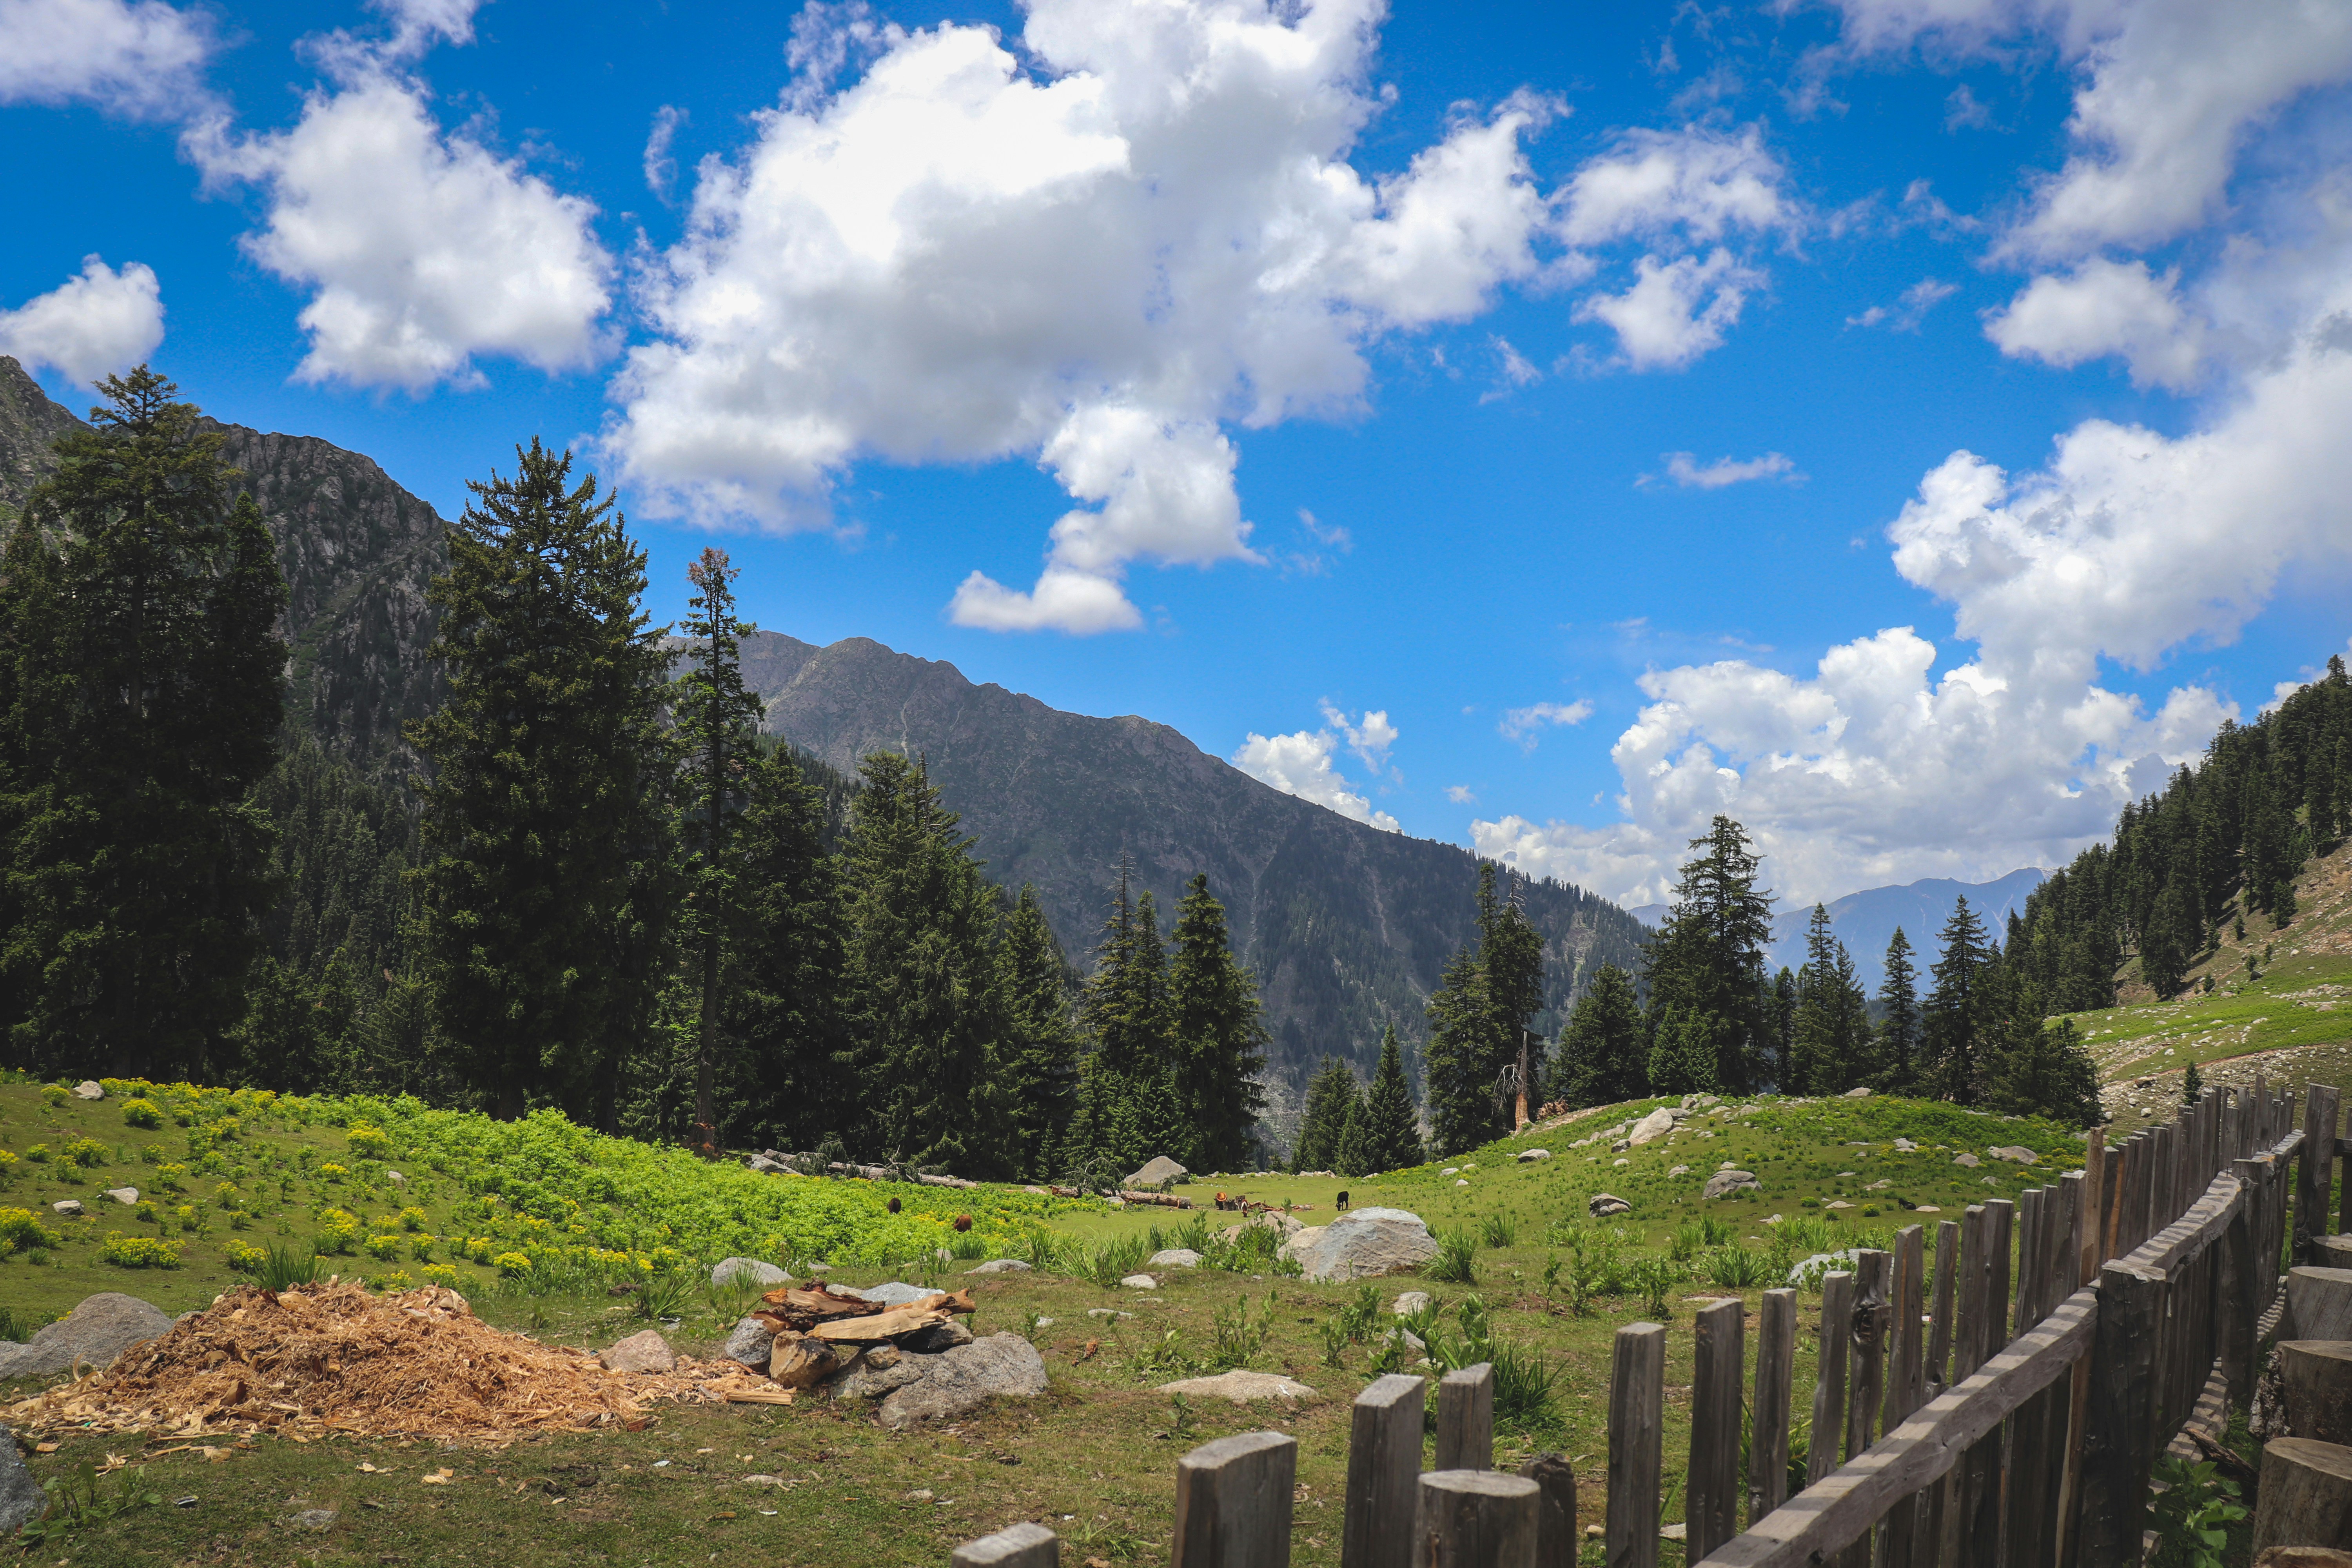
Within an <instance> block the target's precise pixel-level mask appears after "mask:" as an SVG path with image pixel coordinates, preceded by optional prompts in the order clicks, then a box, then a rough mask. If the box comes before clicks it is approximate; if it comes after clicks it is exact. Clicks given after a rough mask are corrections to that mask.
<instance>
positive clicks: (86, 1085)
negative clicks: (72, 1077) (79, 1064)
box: [74, 1079, 106, 1100]
mask: <svg viewBox="0 0 2352 1568" xmlns="http://www.w3.org/2000/svg"><path fill="white" fill-rule="evenodd" d="M74 1098H75V1099H76V1100H104V1099H105V1098H106V1089H105V1086H104V1085H102V1084H100V1083H98V1082H96V1081H95V1080H93V1079H82V1080H81V1081H80V1082H79V1083H78V1084H76V1085H74Z"/></svg>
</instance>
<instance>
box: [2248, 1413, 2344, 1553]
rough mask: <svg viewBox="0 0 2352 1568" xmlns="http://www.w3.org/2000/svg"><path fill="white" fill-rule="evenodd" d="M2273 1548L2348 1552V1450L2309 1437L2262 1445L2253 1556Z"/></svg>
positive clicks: (2282, 1438)
mask: <svg viewBox="0 0 2352 1568" xmlns="http://www.w3.org/2000/svg"><path fill="white" fill-rule="evenodd" d="M2272 1546H2333V1547H2336V1548H2337V1549H2338V1550H2343V1549H2346V1548H2352V1448H2347V1447H2339V1446H2338V1445H2336V1444H2334V1443H2315V1442H2313V1441H2311V1439H2309V1438H2308V1437H2274V1438H2273V1439H2272V1440H2271V1441H2269V1442H2268V1443H2265V1444H2263V1483H2262V1488H2261V1491H2260V1495H2259V1497H2258V1498H2257V1500H2256V1501H2255V1503H2254V1551H2255V1552H2257V1553H2260V1552H2262V1551H2263V1549H2264V1548H2266V1547H2272Z"/></svg>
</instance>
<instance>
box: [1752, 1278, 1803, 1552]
mask: <svg viewBox="0 0 2352 1568" xmlns="http://www.w3.org/2000/svg"><path fill="white" fill-rule="evenodd" d="M1796 1378H1797V1293H1796V1292H1795V1291H1794V1290H1767V1291H1765V1292H1764V1299H1763V1301H1762V1302H1761V1304H1760V1305H1759V1307H1758V1309H1757V1321H1756V1404H1755V1406H1754V1415H1753V1416H1752V1417H1751V1419H1750V1422H1749V1425H1750V1427H1751V1432H1750V1435H1749V1437H1748V1518H1749V1519H1750V1520H1751V1521H1753V1520H1759V1519H1761V1518H1763V1517H1764V1516H1765V1515H1766V1514H1768V1513H1770V1512H1771V1511H1772V1510H1774V1509H1776V1508H1779V1507H1780V1505H1781V1503H1783V1502H1785V1501H1786V1500H1788V1496H1789V1405H1790V1392H1791V1391H1792V1390H1793V1388H1794V1387H1795V1384H1796Z"/></svg>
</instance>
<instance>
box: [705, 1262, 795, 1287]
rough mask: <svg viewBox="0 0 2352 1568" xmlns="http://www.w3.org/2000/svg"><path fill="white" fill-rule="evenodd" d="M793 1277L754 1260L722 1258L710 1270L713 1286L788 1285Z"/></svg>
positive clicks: (770, 1265) (769, 1264) (772, 1266)
mask: <svg viewBox="0 0 2352 1568" xmlns="http://www.w3.org/2000/svg"><path fill="white" fill-rule="evenodd" d="M792 1279H793V1277H792V1276H791V1275H789V1274H787V1273H785V1272H784V1271H783V1270H782V1269H781V1268H777V1267H776V1266H775V1265H774V1264H772V1263H762V1262H761V1261H760V1260H759V1259H758V1258H720V1259H719V1261H718V1262H717V1263H715V1264H712V1265H711V1268H710V1282H711V1283H712V1284H713V1285H758V1286H761V1287H763V1288H764V1287H767V1286H771V1285H789V1284H791V1283H792Z"/></svg>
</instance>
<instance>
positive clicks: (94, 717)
mask: <svg viewBox="0 0 2352 1568" xmlns="http://www.w3.org/2000/svg"><path fill="white" fill-rule="evenodd" d="M99 390H100V392H101V393H102V394H103V395H105V398H106V402H105V403H104V404H103V405H100V406H99V407H96V408H93V409H91V410H90V423H91V426H93V427H92V428H90V429H88V430H77V431H75V432H73V433H72V434H70V435H68V436H66V437H63V438H62V439H61V440H59V441H58V443H57V453H58V470H57V472H56V473H55V474H53V475H52V476H51V477H50V478H49V479H47V480H46V481H44V482H43V483H42V484H41V485H39V486H38V487H37V488H36V489H35V490H34V492H33V494H32V496H31V497H30V498H29V500H28V503H27V505H26V509H25V512H24V515H23V516H22V517H21V518H20V519H18V521H17V522H16V528H15V529H14V531H12V532H11V534H10V536H9V539H8V542H7V545H6V551H5V558H0V583H5V588H6V591H5V600H0V860H5V865H0V1027H5V1030H6V1035H7V1039H8V1042H9V1045H10V1047H11V1049H10V1055H11V1056H12V1057H13V1058H15V1060H16V1062H17V1063H18V1064H19V1065H20V1066H28V1067H34V1068H40V1069H43V1070H58V1069H60V1068H66V1067H67V1066H68V1064H70V1066H71V1068H73V1070H75V1071H77V1072H96V1073H100V1074H120V1075H123V1076H145V1077H155V1078H164V1077H178V1076H187V1077H197V1076H200V1075H205V1074H206V1073H208V1072H216V1071H221V1070H225V1069H231V1068H233V1064H232V1062H231V1061H230V1059H229V1058H230V1056H231V1054H232V1053H231V1051H230V1048H229V1046H228V1037H229V1033H230V1030H231V1029H232V1028H233V1027H234V1026H236V1023H237V1022H238V1021H239V1019H240V1018H241V1017H242V1016H243V1015H244V1013H245V1010H246V1009H245V986H246V981H247V974H248V973H250V972H251V971H252V969H253V966H254V963H253V961H254V957H255V954H256V952H257V947H258V942H257V931H258V921H259V917H260V915H261V913H262V911H263V910H264V908H265V906H266V904H267V902H268V897H269V893H270V888H269V885H268V858H269V849H270V845H271V841H272V837H273V835H272V833H271V831H270V828H269V826H268V818H267V816H265V815H264V814H263V813H262V812H261V811H260V809H259V808H257V807H256V806H254V805H251V804H249V803H248V801H247V793H248V792H249V791H250V790H251V789H252V788H253V786H254V785H255V784H257V782H258V781H259V780H260V779H261V778H262V776H263V775H264V774H265V773H268V770H269V766H270V763H271V761H272V758H273V754H274V751H275V746H276V741H277V732H278V725H279V723H280V721H281V719H282V716H283V702H284V698H283V690H284V687H283V672H284V666H285V659H286V648H285V645H284V643H283V642H282V641H280V640H279V638H278V629H277V628H278V616H279V615H280V613H281V612H282V611H283V609H284V606H285V602H286V585H285V582H284V580H283V578H281V577H280V576H279V574H278V563H277V552H276V550H275V548H274V547H273V545H272V544H271V542H270V539H269V531H268V529H267V528H266V527H265V526H264V525H263V522H262V519H261V513H260V511H259V510H258V509H257V508H256V506H255V505H254V502H253V500H252V498H251V497H250V496H236V497H232V494H231V486H232V482H233V481H234V479H235V478H236V474H235V470H233V469H231V468H229V467H228V465H227V464H226V462H224V461H223V460H222V458H221V455H220V453H221V443H222V437H221V436H220V434H219V433H218V432H216V431H205V430H202V429H199V428H198V426H197V412H196V409H195V407H194V405H191V404H186V403H181V402H178V401H175V398H176V395H177V393H178V390H179V389H178V388H177V387H175V386H173V384H171V383H170V382H168V381H166V380H164V379H163V377H162V376H160V375H157V374H154V373H153V372H152V371H151V370H149V369H148V368H147V367H146V366H144V365H142V366H140V367H139V368H138V369H136V370H133V371H132V372H131V373H130V374H128V375H125V376H119V377H118V376H109V377H108V378H107V379H106V380H105V381H104V382H102V383H100V387H99Z"/></svg>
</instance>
